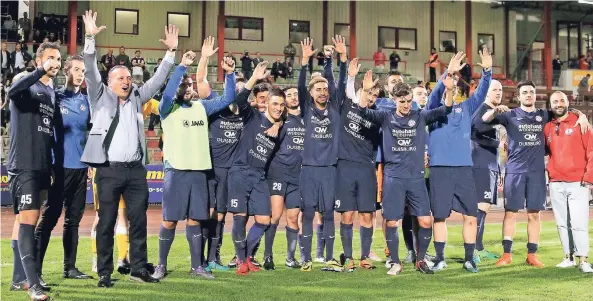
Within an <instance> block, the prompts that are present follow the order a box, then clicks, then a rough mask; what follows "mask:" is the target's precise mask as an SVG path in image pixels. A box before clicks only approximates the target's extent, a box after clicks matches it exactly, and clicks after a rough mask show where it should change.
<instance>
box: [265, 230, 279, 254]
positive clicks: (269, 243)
mask: <svg viewBox="0 0 593 301" xmlns="http://www.w3.org/2000/svg"><path fill="white" fill-rule="evenodd" d="M277 230H278V224H270V226H269V227H268V229H266V238H265V240H266V241H265V244H266V250H265V251H264V257H268V256H272V255H273V253H274V252H273V250H272V248H273V246H274V238H275V237H276V231H277Z"/></svg>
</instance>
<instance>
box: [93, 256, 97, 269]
mask: <svg viewBox="0 0 593 301" xmlns="http://www.w3.org/2000/svg"><path fill="white" fill-rule="evenodd" d="M93 272H95V273H97V257H96V256H95V257H93Z"/></svg>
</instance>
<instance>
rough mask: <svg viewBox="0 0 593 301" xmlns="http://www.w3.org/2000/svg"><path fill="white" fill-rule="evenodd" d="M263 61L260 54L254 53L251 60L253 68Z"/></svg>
mask: <svg viewBox="0 0 593 301" xmlns="http://www.w3.org/2000/svg"><path fill="white" fill-rule="evenodd" d="M263 61H264V59H262V58H261V54H260V53H259V52H256V53H255V58H254V59H253V66H257V65H258V64H259V63H262V62H263Z"/></svg>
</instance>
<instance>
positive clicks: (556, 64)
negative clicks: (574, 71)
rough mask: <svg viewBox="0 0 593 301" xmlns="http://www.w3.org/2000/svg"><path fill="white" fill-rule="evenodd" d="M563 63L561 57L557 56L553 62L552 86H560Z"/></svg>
mask: <svg viewBox="0 0 593 301" xmlns="http://www.w3.org/2000/svg"><path fill="white" fill-rule="evenodd" d="M562 64H563V63H562V61H561V60H560V56H559V55H558V54H556V58H555V59H554V60H553V61H552V72H553V74H552V86H558V81H559V80H560V72H562Z"/></svg>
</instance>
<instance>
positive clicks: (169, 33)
mask: <svg viewBox="0 0 593 301" xmlns="http://www.w3.org/2000/svg"><path fill="white" fill-rule="evenodd" d="M178 37H179V28H177V27H176V26H175V25H170V24H169V26H165V40H162V39H161V40H159V41H161V42H162V43H163V44H165V46H167V47H168V50H167V53H166V54H165V56H164V57H163V61H162V62H161V65H160V66H159V68H158V69H157V70H156V73H155V74H154V75H153V76H152V77H151V78H150V79H149V80H148V81H146V83H145V84H144V85H143V86H142V87H140V89H139V90H138V92H139V93H140V99H141V100H142V103H145V102H147V101H149V100H150V99H151V98H152V96H154V95H155V94H156V93H157V92H158V91H159V89H161V87H162V86H163V85H164V84H165V80H167V76H168V75H169V72H171V68H173V65H174V64H175V51H176V50H177V44H178V42H179V38H178Z"/></svg>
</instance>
